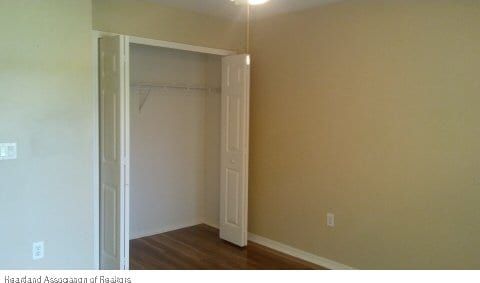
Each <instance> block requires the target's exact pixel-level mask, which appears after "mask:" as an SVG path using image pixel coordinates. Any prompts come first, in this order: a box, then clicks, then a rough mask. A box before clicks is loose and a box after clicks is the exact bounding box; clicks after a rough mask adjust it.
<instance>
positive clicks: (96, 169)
mask: <svg viewBox="0 0 480 283" xmlns="http://www.w3.org/2000/svg"><path fill="white" fill-rule="evenodd" d="M115 35H122V36H125V52H126V53H127V54H126V55H127V56H126V63H125V64H127V66H129V56H128V54H129V52H130V51H129V47H130V44H140V45H146V46H153V47H163V48H170V49H176V50H183V51H191V52H197V53H204V54H211V55H219V56H228V55H235V54H237V52H235V51H231V50H225V49H217V48H210V47H204V46H196V45H190V44H184V43H178V42H172V41H164V40H157V39H151V38H142V37H136V36H128V35H124V34H118V33H111V32H104V31H98V30H93V31H92V48H93V56H92V63H93V64H92V66H93V71H92V74H93V108H94V111H93V112H94V114H93V123H94V127H93V133H92V136H93V140H94V150H93V167H92V168H93V176H94V181H93V182H94V184H93V202H94V203H93V208H94V213H93V226H94V227H93V231H94V239H93V256H94V258H93V264H94V269H97V270H98V269H100V157H99V155H100V133H99V131H100V124H99V123H100V120H99V119H100V118H99V111H100V105H99V78H98V75H99V71H98V68H99V60H98V58H99V57H98V56H99V52H98V48H99V44H98V40H99V39H100V38H101V37H102V36H115ZM125 77H126V78H125V96H126V104H127V105H126V108H127V109H129V108H130V70H129V68H127V69H126V70H125ZM123 110H125V108H123ZM126 112H127V113H124V114H125V123H126V128H127V129H126V131H127V132H126V133H125V135H126V138H127V140H126V144H125V145H126V153H127V154H126V155H127V160H126V163H127V164H126V168H127V169H126V173H125V174H126V179H127V185H126V189H125V188H123V190H125V192H124V196H125V198H124V201H125V203H124V205H123V208H124V209H123V213H125V231H124V237H123V238H124V245H128V243H129V240H130V230H129V226H130V225H129V221H130V205H129V203H130V189H129V184H128V183H129V179H130V164H129V160H130V148H129V147H130V141H129V137H130V113H129V112H130V111H126ZM127 247H128V246H127ZM125 257H126V259H125V260H126V261H125V262H124V264H125V266H126V269H129V249H128V248H126V249H125Z"/></svg>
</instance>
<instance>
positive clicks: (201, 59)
mask: <svg viewBox="0 0 480 283" xmlns="http://www.w3.org/2000/svg"><path fill="white" fill-rule="evenodd" d="M130 82H131V84H132V88H131V92H130V95H131V102H130V103H131V104H130V109H131V110H130V111H131V113H130V124H131V125H130V126H131V134H130V139H131V141H130V142H131V148H130V150H131V161H130V164H131V171H130V174H131V175H130V178H131V180H130V188H131V189H130V198H131V199H130V238H131V239H135V238H139V237H143V236H148V235H154V234H158V233H162V232H166V231H170V230H175V229H178V228H182V227H187V226H192V225H196V224H200V223H206V224H209V225H212V226H218V222H219V194H220V193H219V186H220V181H219V180H220V176H219V171H220V169H219V166H220V111H221V108H220V107H221V105H220V87H221V57H220V56H214V55H208V54H202V53H194V52H187V51H179V50H174V49H167V48H159V47H151V46H143V45H136V44H131V46H130ZM138 83H146V84H155V85H157V87H153V88H151V89H150V94H149V95H148V97H146V96H145V94H146V93H147V88H145V87H139V86H136V84H138ZM159 85H169V86H195V87H208V88H211V89H212V91H205V90H199V89H190V90H189V89H182V88H178V89H176V88H162V87H158V86H159ZM145 98H146V100H145V103H144V104H143V106H142V107H141V109H140V105H141V103H142V101H143V100H144V99H145Z"/></svg>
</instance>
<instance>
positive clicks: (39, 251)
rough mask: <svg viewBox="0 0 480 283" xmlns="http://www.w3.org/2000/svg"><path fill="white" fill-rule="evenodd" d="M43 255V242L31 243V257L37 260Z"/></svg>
mask: <svg viewBox="0 0 480 283" xmlns="http://www.w3.org/2000/svg"><path fill="white" fill-rule="evenodd" d="M44 256H45V243H44V242H43V241H42V242H36V243H33V246H32V259H33V260H38V259H41V258H43V257H44Z"/></svg>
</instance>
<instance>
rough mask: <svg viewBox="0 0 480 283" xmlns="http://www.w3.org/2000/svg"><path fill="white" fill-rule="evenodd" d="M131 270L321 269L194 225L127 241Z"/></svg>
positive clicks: (202, 226) (206, 227)
mask: <svg viewBox="0 0 480 283" xmlns="http://www.w3.org/2000/svg"><path fill="white" fill-rule="evenodd" d="M130 269H134V270H135V269H149V270H161V269H184V270H188V269H190V270H191V269H214V270H217V269H324V268H322V267H320V266H317V265H314V264H311V263H308V262H305V261H303V260H300V259H297V258H294V257H291V256H289V255H285V254H283V253H279V252H277V251H274V250H272V249H269V248H267V247H264V246H261V245H258V244H255V243H252V242H249V243H248V247H246V248H239V247H236V246H234V245H232V244H229V243H227V242H225V241H223V240H221V239H220V238H219V237H218V230H217V229H215V228H212V227H210V226H207V225H203V224H202V225H197V226H193V227H188V228H184V229H180V230H176V231H171V232H167V233H163V234H159V235H154V236H151V237H145V238H141V239H136V240H132V241H130Z"/></svg>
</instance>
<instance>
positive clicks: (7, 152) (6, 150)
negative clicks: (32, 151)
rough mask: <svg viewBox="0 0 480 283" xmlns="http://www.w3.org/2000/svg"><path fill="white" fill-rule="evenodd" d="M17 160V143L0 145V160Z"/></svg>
mask: <svg viewBox="0 0 480 283" xmlns="http://www.w3.org/2000/svg"><path fill="white" fill-rule="evenodd" d="M13 159H17V144H16V143H0V160H13Z"/></svg>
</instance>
